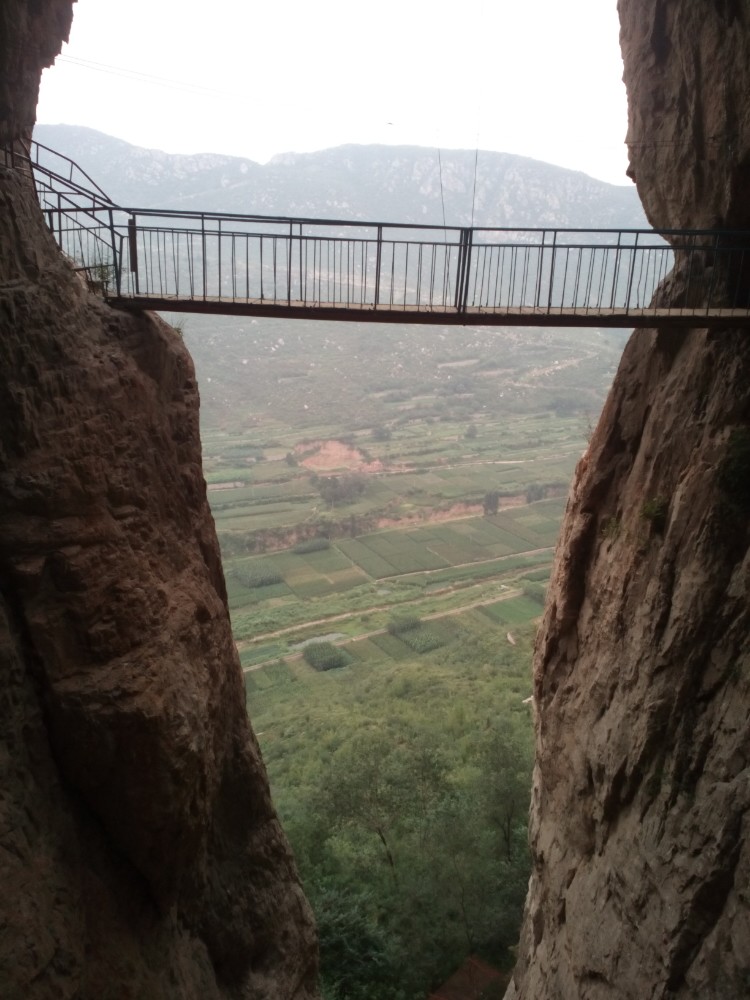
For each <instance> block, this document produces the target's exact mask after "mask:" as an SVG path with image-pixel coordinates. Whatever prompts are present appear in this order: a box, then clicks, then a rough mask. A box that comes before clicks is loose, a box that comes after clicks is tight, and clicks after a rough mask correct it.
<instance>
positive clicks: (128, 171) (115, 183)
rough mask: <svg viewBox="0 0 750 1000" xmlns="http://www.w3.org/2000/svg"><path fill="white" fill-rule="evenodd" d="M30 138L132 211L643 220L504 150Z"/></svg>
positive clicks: (60, 134) (605, 193)
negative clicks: (173, 145)
mask: <svg viewBox="0 0 750 1000" xmlns="http://www.w3.org/2000/svg"><path fill="white" fill-rule="evenodd" d="M35 138H37V139H38V140H39V141H40V142H42V143H44V144H45V145H48V146H50V147H52V148H53V149H56V150H57V151H59V152H61V153H64V154H65V155H66V156H69V157H70V158H71V159H74V160H75V161H76V162H77V163H79V165H80V166H81V167H82V168H83V169H84V170H86V171H87V172H88V173H89V174H90V175H91V176H92V177H93V178H94V179H95V180H96V181H97V183H98V184H100V185H101V186H102V188H104V190H106V191H107V192H108V193H109V194H110V196H111V197H112V198H113V199H114V200H115V201H117V202H119V203H120V204H123V205H131V206H138V207H143V208H153V207H160V208H171V209H174V208H188V207H189V208H191V209H195V208H198V207H199V208H201V209H203V210H206V211H217V212H218V211H222V212H238V213H243V212H244V213H253V214H255V213H257V214H279V215H297V216H300V215H304V216H308V217H315V216H317V217H321V218H323V217H329V218H330V217H337V218H347V219H349V218H351V219H354V220H357V221H363V220H370V221H374V220H376V219H378V220H380V221H384V222H385V221H388V222H403V223H408V224H419V223H423V224H427V225H449V226H466V225H472V224H473V225H477V226H488V227H493V228H502V227H509V228H513V227H518V228H522V227H531V228H537V227H538V228H547V227H548V228H583V229H587V228H591V229H593V228H612V229H621V228H629V229H637V228H643V227H644V226H645V225H646V219H645V215H644V213H643V210H642V208H641V205H640V202H639V200H638V195H637V193H636V191H635V188H634V187H626V186H618V185H613V184H607V183H606V182H604V181H599V180H595V179H594V178H591V177H588V176H587V175H586V174H584V173H582V172H580V171H574V170H569V169H567V168H564V167H557V166H553V165H551V164H547V163H543V162H542V161H539V160H533V159H530V158H528V157H523V156H518V155H516V154H513V153H496V152H489V151H482V150H480V151H479V152H478V153H477V151H476V150H440V151H438V150H437V149H436V148H430V147H423V146H382V145H356V144H349V145H344V146H336V147H333V148H331V149H325V150H321V151H319V152H315V153H280V154H277V155H276V156H275V157H273V158H272V159H271V160H270V161H269V162H268V163H266V164H260V163H256V162H255V161H253V160H249V159H243V158H242V157H237V156H229V155H225V154H221V153H198V154H195V155H189V154H183V153H164V152H162V151H160V150H149V149H143V148H142V147H139V146H133V145H131V144H130V143H127V142H125V141H124V140H122V139H116V138H114V137H112V136H107V135H105V134H104V133H101V132H97V131H95V130H93V129H89V128H84V127H82V126H70V125H38V126H37V127H36V130H35ZM438 152H439V153H440V155H439V156H438ZM475 182H476V183H475ZM176 192H179V193H176Z"/></svg>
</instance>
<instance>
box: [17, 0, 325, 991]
mask: <svg viewBox="0 0 750 1000" xmlns="http://www.w3.org/2000/svg"><path fill="white" fill-rule="evenodd" d="M69 15H70V3H69V2H68V3H61V2H57V0H41V2H37V3H34V4H30V3H21V2H17V0H10V2H6V3H5V4H4V5H3V8H2V11H0V26H1V27H2V33H1V34H0V57H2V58H3V59H4V62H3V65H6V66H10V69H11V72H10V74H9V75H8V77H7V78H4V81H3V84H2V88H0V94H1V95H2V101H3V102H4V103H3V106H2V108H0V119H2V122H3V126H2V127H3V129H4V130H5V131H4V132H3V135H4V136H5V137H8V138H15V137H17V135H18V131H19V127H20V126H19V124H18V123H21V124H23V125H26V124H27V123H28V121H29V120H30V119H29V113H30V112H29V109H30V108H31V109H33V105H34V103H35V100H36V87H37V84H38V75H39V71H40V69H41V65H42V64H43V63H44V62H46V61H49V59H50V58H52V56H53V55H54V53H55V52H56V51H57V49H58V48H59V45H60V42H61V39H62V37H63V34H64V33H65V31H67V25H68V24H69ZM29 32H31V33H32V34H31V35H30V34H29ZM9 48H10V49H12V51H13V53H16V55H13V56H12V58H11V57H8V58H7V59H6V58H5V57H6V56H8V51H9ZM19 54H20V55H19ZM14 60H15V61H14ZM19 60H20V61H19ZM32 84H33V85H32ZM198 406H199V400H198V392H197V387H196V381H195V375H194V372H193V367H192V362H191V360H190V357H189V355H188V353H187V351H186V350H185V348H184V346H183V344H182V341H181V339H180V337H179V336H178V335H177V333H176V332H175V331H173V330H171V328H169V327H168V326H167V325H166V324H164V323H162V322H161V321H159V320H158V319H157V318H156V317H153V316H148V315H143V316H131V315H128V314H118V313H116V312H114V311H112V310H111V309H109V308H108V307H106V306H105V305H104V304H103V302H102V301H101V300H100V299H97V298H96V297H95V296H93V295H92V294H91V293H90V292H89V291H88V290H87V289H86V287H85V286H84V284H83V283H82V282H81V281H80V279H79V277H78V276H77V275H76V274H75V273H74V271H73V268H72V265H71V264H70V263H69V262H66V261H65V260H63V259H62V258H61V256H60V254H59V253H58V251H57V249H56V248H55V246H54V244H53V242H52V240H51V237H50V236H49V234H48V233H47V231H46V229H45V226H44V223H43V220H42V218H41V214H40V212H39V211H38V208H37V206H36V200H35V196H34V193H33V190H32V189H31V187H30V185H29V181H28V178H27V177H25V176H24V175H23V174H21V173H19V172H17V171H15V170H13V169H9V168H7V167H0V667H1V668H2V678H3V685H2V695H1V696H0V720H1V721H0V788H1V789H2V791H1V792H0V847H1V848H2V852H1V854H0V857H2V862H0V864H1V865H2V886H3V891H2V894H0V929H1V931H2V933H1V934H0V996H2V997H3V998H4V1000H36V998H40V1000H41V998H55V1000H57V998H66V997H71V998H73V997H75V998H76V1000H104V998H112V1000H122V998H125V997H134V998H135V997H137V998H149V1000H152V998H154V1000H160V998H175V1000H177V998H180V1000H182V998H196V1000H199V998H200V1000H213V998H216V1000H219V998H225V997H232V998H241V997H246V998H251V997H252V998H257V1000H261V998H262V1000H282V998H292V997H295V998H299V1000H304V998H312V997H314V996H316V995H317V994H316V986H315V981H316V962H317V957H316V941H315V933H314V928H313V925H312V919H311V915H310V911H309V908H308V906H307V903H306V902H305V899H304V897H303V895H302V891H301V889H300V886H299V881H298V877H297V873H296V869H295V866H294V862H293V859H292V858H291V855H290V852H289V848H288V846H287V843H286V840H285V838H284V836H283V833H282V831H281V829H280V827H279V823H278V820H277V818H276V816H275V813H274V810H273V807H272V804H271V801H270V795H269V790H268V785H267V780H266V776H265V772H264V768H263V764H262V761H261V759H260V753H259V750H258V747H257V743H256V741H255V739H254V737H253V735H252V733H251V731H250V728H249V723H248V720H247V716H246V712H245V701H244V687H243V683H242V675H241V671H240V668H239V662H238V658H237V653H236V650H235V647H234V643H233V641H232V636H231V630H230V626H229V618H228V613H227V606H226V592H225V587H224V579H223V575H222V570H221V563H220V556H219V550H218V545H217V541H216V535H215V531H214V527H213V522H212V519H211V515H210V511H209V507H208V504H207V500H206V490H205V483H204V481H203V476H202V471H201V454H200V440H199V433H198Z"/></svg>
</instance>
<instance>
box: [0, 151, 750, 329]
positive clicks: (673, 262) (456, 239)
mask: <svg viewBox="0 0 750 1000" xmlns="http://www.w3.org/2000/svg"><path fill="white" fill-rule="evenodd" d="M9 155H10V158H11V165H16V164H17V163H18V162H21V163H22V164H25V169H26V170H27V171H29V170H30V171H31V172H32V173H33V176H34V178H35V181H36V185H37V193H38V196H39V201H40V205H41V207H42V209H43V211H44V213H45V216H46V218H47V221H48V225H49V228H50V230H51V232H52V233H53V234H54V236H55V239H56V240H57V242H58V244H59V245H60V246H61V248H62V249H63V251H64V252H65V253H66V254H67V255H68V256H69V257H70V258H71V259H72V260H73V261H74V263H75V265H76V266H77V267H79V268H80V269H82V270H85V271H86V272H87V275H88V277H89V279H90V280H92V281H95V282H96V283H97V284H98V285H100V286H101V287H102V289H103V291H104V293H105V295H107V296H108V297H109V298H112V299H117V300H118V301H120V302H121V303H123V304H126V303H127V301H128V300H131V301H133V302H134V303H139V304H148V302H149V300H151V301H153V302H156V303H160V307H169V306H170V305H171V307H173V308H188V309H189V308H193V307H201V306H202V307H206V308H210V309H212V310H214V311H217V312H219V311H221V309H222V308H223V307H226V306H230V305H232V306H233V305H237V306H239V308H240V309H242V308H246V307H247V308H251V307H252V308H255V307H257V306H261V307H263V308H265V309H267V308H268V307H279V308H280V309H283V308H287V309H289V308H294V309H295V311H296V314H300V313H305V314H308V313H309V314H310V315H314V313H315V311H316V310H319V309H327V310H328V311H331V310H333V311H336V310H340V311H344V310H349V311H352V310H360V311H363V310H364V311H370V312H371V313H372V314H373V318H377V317H378V315H386V314H387V315H389V316H391V317H393V316H394V315H396V314H398V313H399V312H402V313H404V314H407V313H412V314H420V315H421V314H423V315H424V316H425V317H426V318H428V317H429V314H430V313H434V314H436V318H439V317H440V315H443V316H448V315H449V314H450V315H452V316H453V317H454V318H455V317H459V319H460V317H461V316H463V315H469V314H472V315H474V316H476V315H481V316H484V317H488V318H489V321H492V317H497V318H498V320H496V321H499V320H501V319H502V318H503V317H505V316H508V317H513V316H520V315H521V314H526V315H527V316H528V315H532V317H534V316H537V315H538V316H539V317H540V318H541V317H543V316H549V317H552V318H554V317H555V316H558V317H563V316H567V317H568V318H570V316H571V315H572V316H573V317H574V318H575V317H578V318H582V319H585V318H588V317H594V318H595V317H597V316H602V317H606V315H607V314H613V313H616V314H617V316H621V317H622V320H623V323H622V325H629V323H628V318H629V317H637V316H638V314H640V315H641V316H642V315H643V314H648V313H651V314H653V315H656V314H657V312H658V313H659V315H660V316H662V315H663V314H664V310H665V307H666V308H667V309H668V311H669V312H670V314H678V313H679V314H682V315H685V316H688V317H692V316H695V317H698V318H700V317H702V316H707V315H709V314H712V315H719V314H720V313H722V311H724V312H726V310H732V311H733V318H734V319H736V318H737V317H738V315H739V316H740V318H741V317H742V316H744V315H745V314H746V315H747V318H748V320H750V234H748V233H731V232H726V231H716V232H708V231H688V230H668V231H667V230H664V231H660V232H657V231H653V230H583V229H566V230H563V229H551V228H547V229H510V228H495V229H493V228H488V227H473V228H469V227H460V226H459V227H445V226H421V225H401V224H396V223H387V222H383V223H377V222H375V223H369V222H356V221H349V220H318V219H309V218H291V217H280V216H261V215H237V214H228V213H207V212H179V211H163V210H155V209H129V208H123V207H120V206H118V205H116V204H115V203H114V202H112V201H111V200H110V199H109V198H108V196H107V195H106V194H105V193H104V192H103V191H102V190H101V189H100V188H99V187H97V186H96V185H95V184H94V182H93V181H91V179H90V178H89V177H88V175H86V174H85V173H84V172H83V171H81V170H80V168H78V167H77V166H76V165H75V164H74V163H73V162H72V161H70V160H67V158H65V157H61V156H59V154H56V153H54V152H53V151H52V150H49V149H47V148H46V147H43V146H41V145H40V144H37V143H32V144H31V147H29V149H28V150H27V149H20V150H18V149H15V148H14V149H13V150H11V151H10V154H9V153H8V151H6V152H5V158H6V163H8V156H9ZM58 161H59V162H58ZM235 311H236V310H235Z"/></svg>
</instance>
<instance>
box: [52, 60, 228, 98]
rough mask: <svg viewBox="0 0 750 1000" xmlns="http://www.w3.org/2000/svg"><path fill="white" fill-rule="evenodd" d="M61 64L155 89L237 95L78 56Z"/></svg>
mask: <svg viewBox="0 0 750 1000" xmlns="http://www.w3.org/2000/svg"><path fill="white" fill-rule="evenodd" d="M58 59H59V61H60V62H64V63H69V64H70V65H71V66H78V67H79V68H80V69H88V70H92V71H93V72H96V73H107V74H108V75H109V76H119V77H122V78H123V79H125V80H135V81H137V82H139V83H147V84H149V85H150V86H155V87H167V88H169V89H171V90H181V91H184V92H186V93H189V94H195V95H196V96H201V97H221V98H224V99H226V98H231V97H236V95H232V94H227V93H225V92H222V91H220V90H213V89H211V88H210V87H202V86H201V85H200V84H195V83H189V82H188V81H186V80H170V79H168V78H167V77H163V76H155V75H154V74H153V73H142V72H141V71H140V70H136V69H128V68H127V67H125V66H110V65H109V64H108V63H100V62H95V61H94V60H93V59H80V58H78V57H77V56H66V55H63V56H59V57H58Z"/></svg>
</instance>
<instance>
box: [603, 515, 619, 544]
mask: <svg viewBox="0 0 750 1000" xmlns="http://www.w3.org/2000/svg"><path fill="white" fill-rule="evenodd" d="M620 526H621V525H620V518H619V517H615V516H614V515H613V516H612V517H607V518H605V520H604V521H602V526H601V529H600V530H601V533H602V536H603V537H604V538H606V539H607V541H608V542H614V540H615V539H616V538H618V537H619V534H620Z"/></svg>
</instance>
